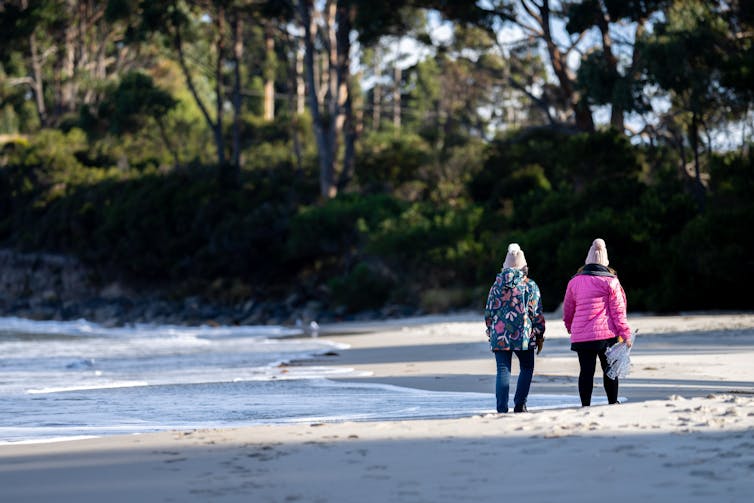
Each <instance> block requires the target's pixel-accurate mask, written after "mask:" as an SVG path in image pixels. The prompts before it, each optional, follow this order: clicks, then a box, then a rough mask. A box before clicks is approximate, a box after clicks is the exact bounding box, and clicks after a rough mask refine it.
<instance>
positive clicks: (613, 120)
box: [597, 0, 625, 134]
mask: <svg viewBox="0 0 754 503" xmlns="http://www.w3.org/2000/svg"><path fill="white" fill-rule="evenodd" d="M598 8H599V10H600V12H599V16H598V19H597V26H598V27H599V30H600V35H601V36H602V55H603V57H604V60H605V64H606V65H607V68H608V69H609V70H610V72H612V73H613V75H616V76H617V75H619V74H618V59H617V58H616V57H615V54H614V53H613V40H612V38H611V37H610V17H609V14H608V13H607V9H606V8H605V5H604V0H601V1H600V2H599V7H598ZM610 105H611V106H610V125H611V126H612V127H613V128H614V129H615V130H616V131H618V132H619V133H621V134H623V133H624V132H625V124H624V119H623V113H624V110H623V106H622V104H620V103H616V102H615V98H613V100H612V103H611V104H610Z"/></svg>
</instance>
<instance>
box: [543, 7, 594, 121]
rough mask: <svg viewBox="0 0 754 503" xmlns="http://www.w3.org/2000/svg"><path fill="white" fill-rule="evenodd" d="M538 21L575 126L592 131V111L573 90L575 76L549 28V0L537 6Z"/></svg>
mask: <svg viewBox="0 0 754 503" xmlns="http://www.w3.org/2000/svg"><path fill="white" fill-rule="evenodd" d="M539 12H540V22H541V27H542V38H543V40H544V42H545V46H546V47H547V53H548V55H549V57H550V63H551V64H552V69H553V72H554V73H555V76H556V77H557V79H558V83H559V84H560V90H561V92H562V94H563V98H564V99H565V101H566V103H568V104H569V106H570V108H571V110H572V111H573V114H574V120H575V123H576V128H577V129H579V130H580V131H587V132H592V131H594V119H593V118H592V112H591V110H589V105H588V104H587V103H586V102H585V100H583V99H581V97H580V96H579V93H577V92H576V91H575V90H574V85H573V84H574V79H575V77H574V76H572V75H569V70H568V66H567V62H566V56H565V54H563V52H561V51H560V49H559V48H558V46H557V44H556V43H555V40H554V39H553V36H552V31H551V28H550V2H549V0H543V1H542V5H541V6H539Z"/></svg>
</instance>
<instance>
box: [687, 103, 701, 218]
mask: <svg viewBox="0 0 754 503" xmlns="http://www.w3.org/2000/svg"><path fill="white" fill-rule="evenodd" d="M689 143H691V151H692V154H693V155H694V195H695V196H696V201H697V204H698V206H699V211H704V206H705V204H704V196H705V190H704V185H703V184H702V172H701V166H700V162H699V119H698V116H697V113H696V112H692V113H691V126H690V128H689Z"/></svg>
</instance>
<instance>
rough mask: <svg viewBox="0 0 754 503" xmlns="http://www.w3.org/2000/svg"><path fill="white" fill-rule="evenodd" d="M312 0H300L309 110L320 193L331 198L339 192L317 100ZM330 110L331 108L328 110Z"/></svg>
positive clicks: (326, 131)
mask: <svg viewBox="0 0 754 503" xmlns="http://www.w3.org/2000/svg"><path fill="white" fill-rule="evenodd" d="M310 1H311V0H299V3H298V5H297V6H298V10H299V15H300V17H301V22H302V24H303V26H304V46H305V48H306V50H305V52H304V75H305V78H306V82H307V84H308V86H309V110H310V112H311V114H312V126H313V128H314V138H315V142H316V144H317V152H318V154H319V170H320V173H319V188H320V195H321V196H322V197H323V198H324V199H330V198H332V197H335V195H336V194H337V191H336V187H335V185H334V183H333V181H334V176H335V173H334V170H335V168H334V156H333V152H332V150H331V149H330V148H329V147H330V144H329V141H328V140H329V131H328V125H329V119H328V118H327V117H323V116H322V113H321V112H320V107H319V101H318V100H317V94H318V87H317V81H316V80H315V78H314V39H315V38H316V30H317V25H316V23H315V22H314V19H313V17H312V15H311V14H312V13H311V8H312V4H311V3H310ZM328 111H329V110H328Z"/></svg>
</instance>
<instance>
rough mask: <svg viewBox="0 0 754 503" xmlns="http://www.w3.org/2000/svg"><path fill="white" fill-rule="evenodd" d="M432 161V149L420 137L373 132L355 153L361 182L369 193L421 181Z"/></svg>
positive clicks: (363, 140)
mask: <svg viewBox="0 0 754 503" xmlns="http://www.w3.org/2000/svg"><path fill="white" fill-rule="evenodd" d="M429 160H430V149H429V146H428V145H427V144H426V143H425V142H424V140H422V138H421V137H419V136H418V135H415V134H396V133H395V132H393V131H387V132H379V133H372V134H370V135H367V136H365V137H364V138H363V139H362V141H361V142H360V143H359V148H358V150H357V152H356V166H357V176H358V181H359V183H360V184H361V185H362V186H363V187H365V188H367V189H368V190H385V189H392V188H395V187H398V186H400V185H401V184H403V183H406V182H408V181H412V180H416V179H417V178H419V171H420V169H421V168H422V166H424V165H425V164H427V162H428V161H429Z"/></svg>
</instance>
